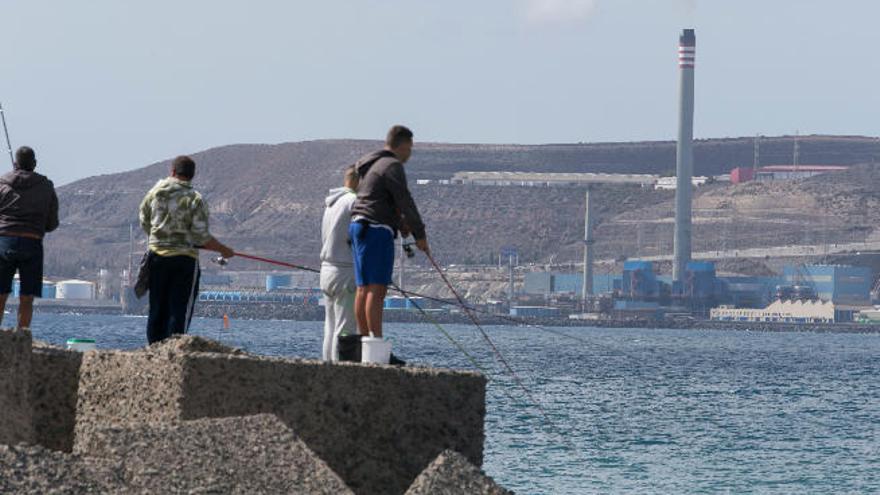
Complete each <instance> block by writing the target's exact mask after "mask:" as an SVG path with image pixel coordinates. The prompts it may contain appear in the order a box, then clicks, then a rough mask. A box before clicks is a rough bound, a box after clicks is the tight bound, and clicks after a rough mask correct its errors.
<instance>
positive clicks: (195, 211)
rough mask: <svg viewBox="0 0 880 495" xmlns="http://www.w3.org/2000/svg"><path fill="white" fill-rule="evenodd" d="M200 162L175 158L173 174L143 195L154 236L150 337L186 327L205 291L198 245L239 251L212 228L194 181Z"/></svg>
mask: <svg viewBox="0 0 880 495" xmlns="http://www.w3.org/2000/svg"><path fill="white" fill-rule="evenodd" d="M195 174H196V164H195V162H194V161H193V160H192V158H190V157H188V156H178V157H177V158H175V159H174V161H173V162H172V163H171V176H170V177H166V178H164V179H162V180H160V181H159V182H157V183H156V185H155V186H153V188H152V189H150V191H149V192H148V193H147V195H146V196H145V197H144V200H143V201H141V206H140V222H141V227H142V228H143V229H144V231H145V232H146V233H147V234H149V236H150V250H149V254H148V260H147V263H148V264H149V273H150V313H149V318H148V319H147V340H148V341H149V343H151V344H152V343H154V342H159V341H160V340H163V339H166V338H168V337H170V336H171V335H172V334H175V333H186V330H187V328H188V327H189V322H190V319H191V318H192V309H193V306H194V305H195V301H196V298H197V296H198V293H199V252H198V248H203V249H210V250H212V251H217V252H219V253H220V254H221V255H222V256H223V257H224V258H231V257H233V256H235V252H234V251H233V250H232V249H229V248H228V247H226V246H225V245H223V244H222V243H220V242H219V241H218V240H217V239H214V237H213V236H211V234H210V232H209V231H208V205H207V204H206V203H205V201H204V200H203V199H202V195H201V194H199V193H198V192H197V191H196V190H195V189H193V187H192V183H191V181H192V179H193V177H194V176H195Z"/></svg>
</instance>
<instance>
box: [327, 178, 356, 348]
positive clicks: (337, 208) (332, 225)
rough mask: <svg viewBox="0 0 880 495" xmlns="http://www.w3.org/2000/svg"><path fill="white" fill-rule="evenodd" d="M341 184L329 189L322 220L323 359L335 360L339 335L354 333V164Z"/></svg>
mask: <svg viewBox="0 0 880 495" xmlns="http://www.w3.org/2000/svg"><path fill="white" fill-rule="evenodd" d="M343 184H344V185H343V187H337V188H334V189H331V190H330V193H329V195H328V196H327V199H326V200H324V204H325V205H326V206H327V208H326V209H325V210H324V218H323V220H322V222H321V291H322V292H324V348H323V359H324V361H337V360H338V359H339V351H338V349H337V344H338V342H339V337H340V336H341V335H354V334H356V333H357V323H356V322H355V317H354V294H355V288H356V287H355V280H354V265H353V264H352V256H351V240H350V239H349V237H348V225H349V224H350V223H351V207H352V204H353V203H354V200H355V198H356V197H357V195H356V193H355V189H357V187H358V174H357V171H356V170H355V168H354V166H351V167H348V168H347V169H346V170H345V177H344V181H343Z"/></svg>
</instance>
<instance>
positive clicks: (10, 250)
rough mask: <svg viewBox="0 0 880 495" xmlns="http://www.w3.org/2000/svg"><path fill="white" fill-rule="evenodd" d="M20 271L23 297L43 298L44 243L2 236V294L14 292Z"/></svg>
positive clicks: (0, 249) (0, 246)
mask: <svg viewBox="0 0 880 495" xmlns="http://www.w3.org/2000/svg"><path fill="white" fill-rule="evenodd" d="M16 270H17V271H18V277H19V282H20V284H21V285H20V287H19V291H18V293H19V294H20V295H22V296H35V297H43V241H41V240H39V239H31V238H29V237H16V236H11V235H0V294H9V293H10V292H12V279H13V277H15V272H16Z"/></svg>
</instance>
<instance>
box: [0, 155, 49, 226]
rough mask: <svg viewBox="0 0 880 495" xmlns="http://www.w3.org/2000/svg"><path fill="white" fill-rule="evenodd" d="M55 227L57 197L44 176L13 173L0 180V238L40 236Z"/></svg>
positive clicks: (30, 172) (34, 173)
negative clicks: (13, 235) (14, 235)
mask: <svg viewBox="0 0 880 495" xmlns="http://www.w3.org/2000/svg"><path fill="white" fill-rule="evenodd" d="M56 228H58V196H56V195H55V186H54V185H53V184H52V181H51V180H49V179H47V178H46V176H45V175H41V174H38V173H36V172H32V171H27V170H13V171H12V172H9V173H7V174H5V175H3V176H2V177H0V235H5V234H11V233H28V234H35V235H38V236H40V237H43V235H44V234H45V233H46V232H52V231H53V230H55V229H56Z"/></svg>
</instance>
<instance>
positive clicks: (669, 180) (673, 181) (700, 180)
mask: <svg viewBox="0 0 880 495" xmlns="http://www.w3.org/2000/svg"><path fill="white" fill-rule="evenodd" d="M708 181H709V178H708V177H706V176H705V175H699V176H697V177H691V184H692V185H693V186H694V187H699V186H702V185H704V184H705V183H706V182H708ZM677 187H678V179H677V178H676V177H660V178H659V179H657V182H655V183H654V189H657V190H664V191H674V190H675V189H676V188H677Z"/></svg>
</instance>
